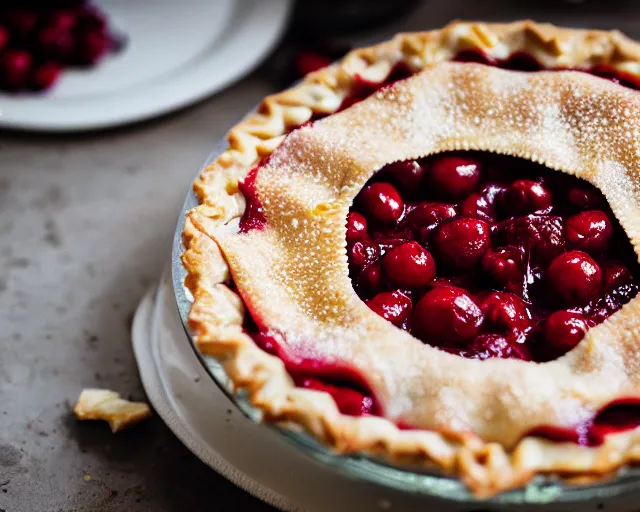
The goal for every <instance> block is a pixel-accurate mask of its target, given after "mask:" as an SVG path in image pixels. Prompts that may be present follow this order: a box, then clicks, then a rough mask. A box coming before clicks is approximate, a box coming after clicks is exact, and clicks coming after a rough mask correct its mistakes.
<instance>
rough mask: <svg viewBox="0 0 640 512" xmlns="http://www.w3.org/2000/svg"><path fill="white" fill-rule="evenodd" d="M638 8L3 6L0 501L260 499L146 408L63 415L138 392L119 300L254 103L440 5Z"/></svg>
mask: <svg viewBox="0 0 640 512" xmlns="http://www.w3.org/2000/svg"><path fill="white" fill-rule="evenodd" d="M639 15H640V2H634V1H631V0H629V1H623V0H607V1H604V0H584V1H577V0H573V1H569V0H484V1H482V0H478V1H472V0H425V1H418V0H394V1H392V2H383V1H370V0H298V1H292V0H182V1H181V2H173V1H169V0H154V1H152V2H151V1H143V0H102V1H99V2H94V3H90V2H85V1H80V0H69V1H66V2H62V1H60V2H56V1H55V0H47V1H40V2H27V1H25V0H21V1H19V2H9V1H7V0H5V1H3V2H1V3H0V350H1V354H2V355H0V390H1V392H0V393H1V395H0V396H2V399H1V400H0V511H1V512H22V511H31V512H50V511H71V510H73V511H92V512H100V511H105V512H109V511H120V510H128V511H131V512H135V511H143V512H147V511H149V512H150V511H154V512H158V511H160V512H162V511H176V512H177V511H183V510H192V511H198V510H209V509H213V507H214V505H215V504H216V503H221V502H222V503H226V502H233V503H234V507H235V508H238V509H240V508H241V507H242V509H243V510H244V509H247V510H256V511H257V510H270V509H269V507H268V506H266V505H263V504H261V503H259V502H258V501H257V500H255V499H254V498H252V497H250V496H248V495H246V494H245V493H243V492H242V491H240V490H239V489H237V488H235V487H233V486H232V485H231V484H230V483H228V482H227V481H226V480H224V479H223V478H222V477H219V476H217V475H215V474H214V473H213V472H212V471H211V470H210V469H209V468H207V467H206V466H205V465H204V464H202V463H201V462H200V461H199V460H197V459H196V458H195V457H194V456H193V455H192V454H191V453H190V452H188V451H187V449H186V448H184V447H183V446H182V445H181V444H180V442H179V441H177V439H176V438H175V437H174V436H173V434H172V433H171V432H170V431H169V430H168V428H167V427H166V426H165V425H164V424H163V423H162V421H161V420H160V419H159V418H158V417H154V418H152V419H151V420H150V421H148V422H146V423H143V424H141V425H139V426H138V427H136V428H135V429H133V430H131V431H128V432H124V433H122V434H119V435H117V436H113V435H112V434H111V433H110V432H109V431H108V429H107V428H106V426H105V425H102V424H82V425H81V424H78V423H77V422H76V421H75V419H74V417H73V416H72V414H71V411H70V408H71V404H73V402H74V401H75V399H76V398H77V396H78V393H79V391H80V390H81V389H82V388H83V387H106V388H110V389H114V390H116V391H118V392H120V393H121V394H122V395H123V396H125V397H131V398H135V399H141V400H144V391H143V389H142V387H141V385H140V381H139V378H138V373H137V367H136V364H135V361H134V358H133V354H132V351H131V344H130V328H131V322H132V318H133V313H134V311H135V308H136V306H137V304H138V302H139V301H140V299H141V297H142V296H143V294H144V293H145V291H146V290H147V289H148V288H149V287H150V286H152V285H153V284H154V283H156V282H157V280H158V278H159V276H160V273H161V272H162V270H163V268H164V267H165V266H166V265H167V263H168V259H169V254H170V243H171V239H172V237H173V235H174V230H175V227H176V223H177V219H178V214H179V211H180V208H181V206H182V203H183V201H184V198H185V196H186V194H187V190H188V188H189V186H190V183H191V180H192V179H193V178H194V177H195V176H196V174H197V173H198V171H199V169H200V166H201V165H202V162H203V161H204V160H205V159H206V157H207V155H208V154H209V153H210V152H211V151H212V150H213V148H214V147H215V145H216V143H217V142H218V141H219V140H221V139H222V138H223V137H224V135H225V133H226V131H227V130H228V129H229V128H230V127H231V126H232V125H233V124H234V123H235V122H237V121H238V120H239V119H240V118H241V117H242V116H243V115H244V114H245V113H247V112H248V111H249V110H251V109H252V108H254V107H255V105H256V104H257V103H258V102H259V101H260V100H261V98H262V97H264V96H265V95H267V94H269V93H272V92H275V91H278V90H280V89H282V88H283V87H286V86H288V85H289V84H291V83H292V82H293V81H295V80H297V79H299V78H300V77H301V76H303V75H304V74H305V73H307V72H309V71H312V70H314V69H317V68H318V67H322V66H324V65H326V64H328V63H330V62H331V61H332V60H334V59H337V58H340V57H341V56H342V55H343V54H344V53H345V52H346V51H348V50H349V49H351V48H354V47H358V46H362V45H367V44H371V43H374V42H378V41H382V40H384V39H387V38H389V37H391V36H392V35H393V34H394V33H396V32H398V31H413V30H428V29H432V28H438V27H441V26H442V25H444V24H446V23H448V22H449V21H451V20H453V19H465V20H487V21H513V20H517V19H522V18H532V19H535V20H537V21H550V22H553V23H556V24H560V25H566V26H571V27H592V28H600V29H614V28H616V29H619V30H621V31H623V32H625V33H626V34H628V35H629V36H631V37H635V38H640V23H639V21H638V20H640V16H639ZM235 508H233V509H235Z"/></svg>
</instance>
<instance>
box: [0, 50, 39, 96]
mask: <svg viewBox="0 0 640 512" xmlns="http://www.w3.org/2000/svg"><path fill="white" fill-rule="evenodd" d="M32 65H33V60H32V58H31V55H29V54H28V53H27V52H23V51H20V50H9V51H7V52H6V53H5V54H4V56H3V57H2V59H1V60H0V83H1V84H2V87H3V88H4V89H8V90H11V91H17V90H20V89H22V88H24V86H25V85H26V84H27V81H28V80H29V77H30V75H31V67H32Z"/></svg>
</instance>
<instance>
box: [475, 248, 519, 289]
mask: <svg viewBox="0 0 640 512" xmlns="http://www.w3.org/2000/svg"><path fill="white" fill-rule="evenodd" d="M482 269H483V270H484V271H485V273H486V274H488V275H489V277H490V278H491V280H492V281H494V282H495V283H496V284H498V285H500V286H504V287H505V288H506V289H507V290H509V291H514V292H515V291H520V290H522V286H523V280H524V268H523V264H522V253H521V252H520V249H518V248H517V247H514V246H510V245H509V246H506V247H497V248H495V249H493V248H492V249H489V250H488V251H487V252H486V253H485V255H484V257H483V258H482Z"/></svg>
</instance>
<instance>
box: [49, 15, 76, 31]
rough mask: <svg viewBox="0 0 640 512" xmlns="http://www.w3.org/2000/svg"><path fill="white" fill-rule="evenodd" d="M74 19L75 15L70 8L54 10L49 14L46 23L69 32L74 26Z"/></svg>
mask: <svg viewBox="0 0 640 512" xmlns="http://www.w3.org/2000/svg"><path fill="white" fill-rule="evenodd" d="M76 21H77V18H76V15H75V13H74V12H73V11H72V10H65V11H55V12H53V13H51V14H50V15H49V17H48V20H47V25H49V26H51V27H56V28H58V29H60V30H64V31H66V32H70V31H71V30H73V27H75V25H76Z"/></svg>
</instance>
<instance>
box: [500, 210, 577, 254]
mask: <svg viewBox="0 0 640 512" xmlns="http://www.w3.org/2000/svg"><path fill="white" fill-rule="evenodd" d="M502 232H503V235H504V242H505V243H506V244H507V245H513V246H517V247H518V246H519V247H523V248H525V249H527V250H528V251H530V252H531V254H532V257H533V260H534V262H535V263H540V264H543V265H545V266H546V264H548V263H549V262H550V261H551V260H552V259H553V258H554V257H556V256H557V255H558V254H560V253H561V252H562V251H563V250H564V245H565V241H564V230H563V226H562V219H561V218H560V217H552V216H550V215H528V216H526V217H516V218H515V219H510V220H508V221H506V222H505V223H504V225H503V227H502Z"/></svg>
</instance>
